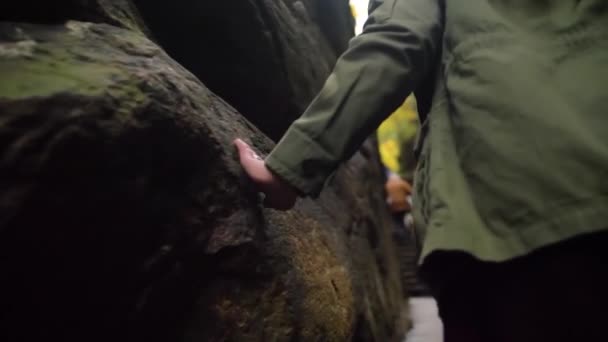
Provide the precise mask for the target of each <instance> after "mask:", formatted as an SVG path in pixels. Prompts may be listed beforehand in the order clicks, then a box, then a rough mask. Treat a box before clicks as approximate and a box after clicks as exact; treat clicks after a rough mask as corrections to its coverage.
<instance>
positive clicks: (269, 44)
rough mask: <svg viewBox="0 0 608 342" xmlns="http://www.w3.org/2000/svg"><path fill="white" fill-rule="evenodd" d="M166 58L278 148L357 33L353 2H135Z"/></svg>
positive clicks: (179, 0)
mask: <svg viewBox="0 0 608 342" xmlns="http://www.w3.org/2000/svg"><path fill="white" fill-rule="evenodd" d="M135 3H136V5H137V7H138V8H139V9H140V11H141V13H142V16H143V17H144V20H145V22H146V24H147V25H148V27H149V28H150V30H151V31H152V34H153V36H154V37H155V39H156V40H157V41H158V42H159V43H160V45H161V46H162V47H163V48H165V50H166V51H167V52H168V53H169V55H171V57H173V58H174V59H175V60H177V61H178V62H179V63H181V64H182V65H183V66H185V67H186V68H187V69H188V70H190V71H191V72H192V73H193V74H194V75H195V76H197V77H198V78H199V79H200V80H201V81H202V82H203V83H204V84H205V85H206V86H208V87H209V88H210V89H211V90H212V91H213V92H214V93H216V94H218V95H220V96H221V97H222V98H224V99H225V100H226V101H228V102H229V103H230V104H231V105H233V106H234V107H235V108H236V109H237V110H238V111H239V112H241V113H242V114H243V115H245V116H246V117H247V118H248V119H249V120H250V121H252V122H253V123H254V124H255V125H256V126H257V127H258V128H259V129H261V130H262V131H263V132H264V133H266V135H268V136H269V137H270V138H271V139H274V140H275V141H276V140H278V139H279V138H280V137H281V135H282V134H283V132H285V130H286V129H287V127H288V126H289V124H290V123H291V122H292V121H293V120H295V119H296V118H297V117H298V116H300V114H302V112H303V111H304V110H305V109H306V107H307V106H308V104H309V103H310V101H311V100H312V98H313V97H314V96H315V95H316V94H317V92H318V90H319V88H320V87H321V86H322V85H323V83H324V82H325V79H326V78H327V76H328V74H329V72H330V71H331V69H332V68H333V65H334V63H335V61H336V58H337V56H339V55H340V54H341V53H342V52H343V51H344V49H346V47H347V44H348V39H349V38H350V37H352V35H353V33H354V23H353V18H352V15H351V13H350V10H349V6H348V0H280V1H271V0H233V1H200V0H173V1H171V4H167V3H166V2H163V1H149V0H135Z"/></svg>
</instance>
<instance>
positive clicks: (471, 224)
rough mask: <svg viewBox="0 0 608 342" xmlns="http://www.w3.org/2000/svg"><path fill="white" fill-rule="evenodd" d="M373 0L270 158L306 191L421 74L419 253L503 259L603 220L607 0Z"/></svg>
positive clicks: (607, 184)
mask: <svg viewBox="0 0 608 342" xmlns="http://www.w3.org/2000/svg"><path fill="white" fill-rule="evenodd" d="M375 1H377V2H382V4H381V5H380V6H379V7H378V8H377V9H376V10H375V11H374V12H373V13H372V15H371V17H370V19H369V21H368V22H367V24H366V27H365V30H364V33H363V34H361V35H360V36H358V37H356V38H354V39H353V40H352V42H351V44H350V48H349V49H348V51H347V52H346V53H344V55H343V56H342V57H341V58H340V60H339V61H338V63H337V64H336V67H335V70H334V72H333V73H332V74H331V76H330V77H329V79H328V80H327V83H326V84H325V86H324V88H323V89H322V91H321V92H320V94H319V95H318V97H317V98H316V99H315V100H314V101H313V103H312V104H311V105H310V107H309V108H308V110H307V111H306V112H305V113H304V115H303V116H302V117H301V118H300V119H298V120H297V121H295V122H294V123H293V125H292V126H291V127H290V128H289V130H288V131H287V133H286V134H285V136H284V137H283V139H282V140H281V142H280V143H279V144H278V145H277V146H276V148H275V149H274V151H273V152H272V153H271V154H270V155H269V156H268V158H267V160H266V162H267V165H268V167H269V168H270V169H271V170H273V171H274V172H276V173H277V174H278V175H280V176H281V177H282V178H284V179H285V180H287V181H288V182H289V183H290V184H292V185H293V186H295V187H296V188H297V189H299V190H300V191H301V192H303V193H305V194H308V195H312V196H315V195H317V194H318V193H319V192H320V190H321V188H322V186H323V184H324V182H325V180H326V179H327V178H328V176H329V175H330V174H331V173H332V172H333V171H334V170H335V169H336V168H337V167H338V166H339V164H340V163H341V162H343V161H345V160H347V159H348V158H349V157H350V156H351V155H352V154H353V153H354V152H355V151H356V150H357V149H358V147H359V146H360V145H361V143H362V142H363V140H364V139H365V138H367V137H368V136H369V135H370V134H371V133H372V132H373V131H374V129H375V128H376V127H377V126H378V125H379V124H380V123H381V122H382V120H384V119H385V118H386V116H388V115H389V114H390V113H391V112H392V111H393V110H395V109H396V108H397V107H398V106H399V105H400V104H401V103H402V102H403V99H404V98H405V97H406V96H407V95H408V94H410V93H411V92H412V91H414V90H418V89H419V87H420V85H421V84H423V82H424V81H427V82H428V80H429V78H431V77H432V78H433V79H434V80H435V82H434V93H433V96H432V107H431V109H430V111H429V113H428V115H426V116H424V118H423V121H424V123H423V129H422V136H421V140H420V142H421V144H420V147H421V148H420V155H419V163H418V168H417V174H416V179H415V204H414V205H415V209H416V210H415V211H416V212H415V217H416V221H417V225H418V226H419V227H422V229H424V231H425V232H426V239H425V244H424V248H423V252H422V257H423V258H424V257H425V256H428V255H429V254H430V253H432V252H434V251H438V250H443V251H464V252H468V253H470V254H472V255H474V256H476V257H477V258H479V259H482V260H489V261H503V260H507V259H510V258H513V257H516V256H520V255H524V254H526V253H529V252H530V251H532V250H535V249H537V248H539V247H542V246H545V245H548V244H551V243H555V242H558V241H562V240H564V239H568V238H571V237H574V236H577V235H579V234H583V233H589V232H595V231H599V230H602V229H604V228H606V227H608V91H607V90H606V89H607V87H608V1H606V0H543V1H540V0H538V1H530V0H449V1H442V0H383V1H379V0H375ZM433 75H435V76H433Z"/></svg>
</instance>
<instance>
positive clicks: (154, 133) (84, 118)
mask: <svg viewBox="0 0 608 342" xmlns="http://www.w3.org/2000/svg"><path fill="white" fill-rule="evenodd" d="M74 3H81V2H78V1H74ZM82 3H89V4H107V3H110V2H105V1H101V0H100V1H82ZM113 3H114V4H117V3H119V2H113ZM91 6H92V7H86V8H87V9H88V12H86V16H76V15H75V17H76V18H79V19H81V20H85V19H86V20H93V18H94V19H95V20H93V21H94V22H83V21H67V22H63V19H61V18H63V17H62V16H59V15H58V16H57V18H54V19H53V20H50V21H44V20H38V19H39V18H35V19H34V18H32V19H31V20H32V22H36V23H37V24H25V23H14V22H4V23H0V76H1V77H2V83H0V142H1V143H0V189H1V190H0V271H1V272H2V273H1V274H2V282H1V283H0V290H1V291H0V303H1V305H0V340H1V341H7V342H12V341H36V340H57V341H167V342H168V341H171V342H173V341H347V340H355V341H390V340H392V339H397V338H400V337H401V335H402V333H403V331H404V329H405V324H403V323H404V319H403V318H404V317H403V312H404V310H403V309H404V300H403V296H402V291H401V290H402V289H401V282H400V279H399V267H398V264H397V261H396V253H395V250H394V246H393V244H392V241H391V228H390V227H391V223H390V220H391V219H390V216H389V215H388V214H387V213H386V210H385V208H384V206H383V195H382V193H381V191H380V189H381V188H382V187H381V170H380V168H379V163H378V160H377V153H376V152H375V150H374V148H373V145H370V146H368V147H366V148H364V149H363V150H362V152H361V153H358V154H357V155H356V156H355V157H354V158H353V160H351V161H350V162H349V163H348V164H347V165H345V166H344V167H343V168H341V170H340V171H339V172H338V173H337V175H336V177H335V178H334V180H333V181H332V182H331V183H330V185H329V186H328V188H327V189H326V190H325V191H324V192H323V194H322V195H321V197H320V198H319V199H318V200H315V201H312V200H309V199H305V200H301V201H299V202H298V204H297V206H296V208H295V209H294V210H292V211H289V212H277V211H273V210H268V209H264V208H262V207H261V205H260V201H259V198H258V195H257V193H256V192H255V190H254V189H253V188H252V186H251V184H250V182H249V181H248V179H247V178H246V177H245V176H244V174H243V173H242V170H241V168H240V166H239V164H238V162H237V160H236V156H235V151H234V149H233V148H232V146H231V140H232V139H233V138H234V137H237V136H238V137H243V138H245V139H246V140H248V141H249V142H250V143H252V144H253V146H255V148H257V149H258V150H259V151H260V152H261V153H266V152H268V151H269V150H270V149H271V148H272V145H273V143H272V142H271V140H270V139H268V138H267V137H266V136H265V135H264V134H262V133H261V132H260V131H258V129H257V128H256V127H255V126H254V125H252V124H251V123H250V122H249V121H247V120H246V119H245V118H244V117H243V116H241V115H240V114H239V113H238V112H237V111H235V110H234V109H233V108H232V107H231V106H230V105H228V104H227V103H226V102H224V101H223V100H222V99H220V98H219V97H217V96H216V95H214V94H213V93H212V92H211V91H209V90H208V89H207V88H206V87H205V86H204V85H203V84H202V83H201V82H200V81H199V80H198V79H197V78H196V77H195V76H194V75H192V74H191V73H190V72H189V71H187V70H186V69H185V68H183V67H182V66H181V65H180V64H178V63H177V62H175V61H174V60H173V59H171V58H170V57H169V56H168V55H167V54H165V52H164V51H163V49H161V48H160V47H159V46H158V45H156V44H155V43H153V42H151V41H150V40H149V39H147V38H146V37H145V36H144V35H143V34H142V32H144V31H145V30H144V29H143V28H141V26H140V25H138V24H137V22H136V19H134V18H137V15H136V14H134V12H131V11H132V9H130V8H128V7H124V11H125V12H124V13H125V14H126V15H124V16H120V17H119V18H121V20H118V21H117V20H116V18H114V19H112V16H110V17H104V15H103V13H105V12H103V9H104V7H98V6H93V5H91ZM58 8H59V7H58ZM69 8H71V7H69ZM74 11H75V12H77V13H81V12H80V10H77V11H76V10H74ZM100 11H101V12H100ZM66 13H71V12H66ZM100 13H101V14H100ZM3 15H5V17H4V19H5V20H8V19H10V18H8V19H7V17H6V14H3ZM53 15H56V14H53ZM104 18H105V19H104ZM129 18H131V19H129ZM18 19H20V20H30V19H28V17H27V16H19V17H18ZM64 19H65V18H64ZM104 22H105V23H104ZM269 81H272V80H269ZM266 120H268V121H272V120H273V118H272V116H269V117H268V118H267V119H266Z"/></svg>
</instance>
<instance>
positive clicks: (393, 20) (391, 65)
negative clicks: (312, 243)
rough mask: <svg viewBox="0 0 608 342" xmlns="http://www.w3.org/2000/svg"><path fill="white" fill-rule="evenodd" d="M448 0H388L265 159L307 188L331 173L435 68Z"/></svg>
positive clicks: (310, 191) (315, 188)
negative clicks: (443, 3) (446, 0)
mask: <svg viewBox="0 0 608 342" xmlns="http://www.w3.org/2000/svg"><path fill="white" fill-rule="evenodd" d="M441 1H442V0H384V1H383V2H382V4H381V5H380V6H379V7H378V8H377V9H376V10H375V11H374V12H372V14H371V15H370V17H369V19H368V21H367V22H366V24H365V28H364V31H363V33H362V34H361V35H359V36H357V37H355V38H353V39H352V40H351V42H350V45H349V48H348V50H347V51H346V52H345V53H344V54H343V55H342V56H341V57H340V59H339V60H338V62H337V63H336V66H335V68H334V71H333V72H332V74H331V75H330V76H329V78H328V79H327V81H326V83H325V85H324V87H323V88H322V90H321V92H320V93H319V95H318V96H317V97H316V98H315V99H314V101H313V102H312V104H311V105H310V106H309V107H308V109H307V110H306V112H305V113H304V114H303V115H302V116H301V117H300V118H299V119H298V120H296V121H295V122H294V123H293V124H292V125H291V126H290V128H289V129H288V130H287V132H286V133H285V135H284V136H283V138H282V139H281V141H280V142H279V143H278V144H277V146H276V147H275V148H274V150H273V151H272V152H271V153H270V154H269V155H268V157H267V158H266V165H267V166H268V167H269V168H270V169H271V170H272V171H273V172H275V173H276V174H278V175H279V176H280V177H281V178H283V179H284V180H286V181H287V182H288V183H290V184H291V185H292V186H294V187H295V188H297V189H298V190H299V191H301V192H302V193H303V194H306V195H311V196H317V195H318V194H319V192H320V191H321V189H322V187H323V184H324V183H325V180H326V179H327V178H328V177H329V176H330V174H332V173H333V172H334V171H335V170H336V169H337V167H338V166H339V164H340V163H341V162H343V161H345V160H347V159H349V158H350V157H351V156H352V155H353V154H354V153H355V151H357V149H358V148H359V147H360V146H361V144H362V143H363V141H364V140H365V139H366V138H367V137H368V136H370V135H371V134H372V133H373V132H374V130H375V129H376V128H377V127H378V126H379V125H380V123H381V122H382V121H383V120H384V119H385V118H386V117H387V116H388V115H390V113H392V112H393V111H394V110H395V109H396V108H397V107H398V106H399V105H400V104H401V103H402V102H403V100H404V99H405V98H406V97H407V95H409V94H410V93H411V92H412V91H413V90H414V88H415V87H416V85H417V84H418V83H419V82H420V81H421V79H423V78H424V77H425V75H426V74H427V73H428V72H429V71H431V68H434V66H433V65H431V64H432V61H433V60H435V58H434V57H435V55H436V54H437V53H438V52H439V50H440V44H441V36H442V33H443V26H442V25H443V24H442V5H441Z"/></svg>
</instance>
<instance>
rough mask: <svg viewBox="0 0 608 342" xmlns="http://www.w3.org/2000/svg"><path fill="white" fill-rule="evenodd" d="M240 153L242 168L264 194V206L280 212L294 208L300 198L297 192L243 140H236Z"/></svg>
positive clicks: (235, 143)
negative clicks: (271, 169)
mask: <svg viewBox="0 0 608 342" xmlns="http://www.w3.org/2000/svg"><path fill="white" fill-rule="evenodd" d="M234 145H236V147H237V149H238V151H239V158H240V161H241V166H242V167H243V169H244V170H245V173H247V175H248V176H249V178H251V180H252V181H253V183H254V184H255V185H256V188H257V189H258V191H260V192H262V193H264V195H265V196H266V197H265V198H264V206H265V207H268V208H273V209H278V210H289V209H291V208H293V206H294V204H295V203H296V199H297V198H298V193H297V191H296V190H295V189H294V188H293V187H292V186H291V185H289V184H288V183H287V182H285V181H284V180H282V179H281V178H280V177H279V176H277V175H276V174H274V173H273V172H272V171H270V169H268V167H266V163H264V159H262V158H261V157H260V156H258V155H257V153H255V151H254V150H253V149H252V148H251V147H250V146H249V145H247V143H246V142H244V141H243V140H241V139H236V140H234Z"/></svg>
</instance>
